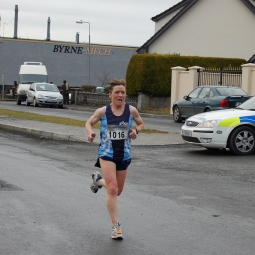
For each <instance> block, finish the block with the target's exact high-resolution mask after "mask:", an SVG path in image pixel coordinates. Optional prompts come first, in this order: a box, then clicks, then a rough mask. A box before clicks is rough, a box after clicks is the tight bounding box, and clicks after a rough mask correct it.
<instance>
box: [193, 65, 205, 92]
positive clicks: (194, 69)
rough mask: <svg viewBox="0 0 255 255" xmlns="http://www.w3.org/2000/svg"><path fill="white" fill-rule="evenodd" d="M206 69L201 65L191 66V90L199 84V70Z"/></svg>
mask: <svg viewBox="0 0 255 255" xmlns="http://www.w3.org/2000/svg"><path fill="white" fill-rule="evenodd" d="M199 69H200V70H204V68H202V67H200V66H192V67H189V82H190V91H192V90H193V89H195V88H196V87H197V86H198V70H199Z"/></svg>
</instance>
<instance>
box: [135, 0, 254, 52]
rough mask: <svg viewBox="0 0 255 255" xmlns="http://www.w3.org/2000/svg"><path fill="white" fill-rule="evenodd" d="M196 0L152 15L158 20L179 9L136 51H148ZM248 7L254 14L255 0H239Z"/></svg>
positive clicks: (185, 0) (188, 0)
mask: <svg viewBox="0 0 255 255" xmlns="http://www.w3.org/2000/svg"><path fill="white" fill-rule="evenodd" d="M197 1H199V0H182V1H181V2H179V3H178V4H176V5H174V6H172V7H171V8H169V9H167V10H166V11H164V12H162V13H160V14H158V15H156V16H154V17H152V18H151V20H152V21H155V22H157V21H159V20H160V19H162V18H164V17H165V16H167V15H169V14H171V13H172V12H174V11H177V10H178V9H180V11H179V12H178V13H177V14H176V15H175V16H174V17H173V18H172V19H170V20H169V21H168V22H167V23H166V24H165V25H164V26H163V27H162V28H161V29H159V30H158V31H157V32H156V33H155V34H154V35H153V36H152V37H151V38H150V39H149V40H148V41H147V42H145V43H144V44H143V45H142V46H141V47H140V48H138V50H137V53H138V54H139V53H145V52H148V48H149V46H150V45H151V44H152V43H153V42H154V41H156V40H157V39H158V38H159V37H160V36H161V35H162V34H163V33H164V32H165V31H166V30H168V28H169V27H171V26H172V25H173V24H174V23H175V22H176V21H177V20H178V19H179V18H180V17H181V16H182V15H183V14H184V13H186V12H187V11H188V10H189V9H190V8H191V7H192V6H193V5H194V4H195V3H196V2H197ZM241 1H242V2H243V3H244V4H245V5H246V6H247V7H248V8H249V9H250V11H252V12H253V14H255V7H254V5H253V4H252V3H251V1H253V2H255V0H241Z"/></svg>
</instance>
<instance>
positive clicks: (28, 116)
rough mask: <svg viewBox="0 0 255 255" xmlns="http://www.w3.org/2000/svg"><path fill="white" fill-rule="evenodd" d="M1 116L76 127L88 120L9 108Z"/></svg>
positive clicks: (81, 125) (152, 132) (153, 131)
mask: <svg viewBox="0 0 255 255" xmlns="http://www.w3.org/2000/svg"><path fill="white" fill-rule="evenodd" d="M0 116H8V117H11V118H17V119H25V120H35V121H41V122H47V123H54V124H60V125H67V126H74V127H82V128H84V126H85V123H86V121H82V120H74V119H70V118H62V117H56V116H47V115H41V114H36V113H27V112H20V111H13V110H7V109H0ZM93 127H94V128H96V129H99V128H100V124H99V123H97V124H95V125H94V126H93ZM142 133H145V134H156V133H160V134H167V133H168V132H164V131H159V130H155V129H144V130H143V131H142Z"/></svg>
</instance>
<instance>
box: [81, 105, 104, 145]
mask: <svg viewBox="0 0 255 255" xmlns="http://www.w3.org/2000/svg"><path fill="white" fill-rule="evenodd" d="M104 114H105V107H101V108H98V109H97V110H96V111H95V113H94V114H93V115H92V116H91V117H90V118H89V119H88V120H87V121H86V124H85V129H86V131H87V133H88V141H89V142H91V143H92V142H93V140H94V139H95V137H96V133H95V132H94V131H93V125H95V124H96V123H97V122H98V121H100V120H101V119H102V118H103V117H104Z"/></svg>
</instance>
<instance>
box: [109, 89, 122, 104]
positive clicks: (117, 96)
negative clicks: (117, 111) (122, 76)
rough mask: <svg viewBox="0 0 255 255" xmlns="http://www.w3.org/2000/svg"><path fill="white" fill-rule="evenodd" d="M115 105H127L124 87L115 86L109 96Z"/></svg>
mask: <svg viewBox="0 0 255 255" xmlns="http://www.w3.org/2000/svg"><path fill="white" fill-rule="evenodd" d="M109 97H110V98H111V100H112V103H113V104H116V105H121V104H124V103H125V99H126V88H125V87H124V86H123V85H117V86H114V87H113V89H112V92H111V93H110V94H109Z"/></svg>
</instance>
